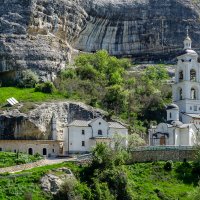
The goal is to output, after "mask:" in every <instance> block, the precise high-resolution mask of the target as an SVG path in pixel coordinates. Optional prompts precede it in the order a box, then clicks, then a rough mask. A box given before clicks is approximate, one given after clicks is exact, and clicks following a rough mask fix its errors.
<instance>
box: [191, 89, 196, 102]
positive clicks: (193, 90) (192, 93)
mask: <svg viewBox="0 0 200 200" xmlns="http://www.w3.org/2000/svg"><path fill="white" fill-rule="evenodd" d="M190 96H191V99H197V92H196V90H195V89H194V88H192V89H191V92H190Z"/></svg>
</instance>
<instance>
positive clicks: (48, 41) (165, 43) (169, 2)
mask: <svg viewBox="0 0 200 200" xmlns="http://www.w3.org/2000/svg"><path fill="white" fill-rule="evenodd" d="M199 15H200V3H198V1H193V0H159V1H158V0H48V1H47V0H1V3H0V79H1V80H2V79H5V78H7V77H16V76H17V75H18V73H19V72H20V71H21V69H26V68H31V69H33V70H35V71H36V72H37V73H38V74H39V75H40V77H41V78H42V79H48V80H52V79H54V78H55V76H56V73H57V72H58V71H59V70H61V69H62V68H65V67H66V66H67V62H69V61H70V60H71V56H72V55H73V54H74V53H75V52H76V51H75V50H74V49H78V50H81V51H87V52H93V51H96V50H99V49H107V50H108V51H109V53H110V54H112V55H117V56H131V57H134V58H135V59H136V60H138V59H140V60H146V61H151V60H154V61H155V60H157V61H159V60H160V59H161V60H170V59H171V58H174V56H175V54H176V53H177V51H179V50H180V49H181V48H182V47H183V45H182V41H183V39H184V37H185V34H186V26H187V25H189V27H190V35H191V38H192V39H193V43H194V45H193V46H194V48H195V49H196V50H197V51H199V50H200V42H199V41H200V26H199V25H200V21H199Z"/></svg>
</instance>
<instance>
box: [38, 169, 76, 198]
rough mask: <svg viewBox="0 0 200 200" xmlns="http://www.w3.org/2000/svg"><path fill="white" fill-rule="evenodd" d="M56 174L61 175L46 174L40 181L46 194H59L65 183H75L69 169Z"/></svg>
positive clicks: (60, 170)
mask: <svg viewBox="0 0 200 200" xmlns="http://www.w3.org/2000/svg"><path fill="white" fill-rule="evenodd" d="M56 172H61V173H63V174H61V175H59V176H58V175H54V174H46V175H45V176H43V177H42V178H41V180H40V182H41V187H42V189H43V190H44V191H45V192H50V193H51V194H57V193H58V191H59V190H60V188H61V186H62V184H63V183H65V182H66V181H69V180H72V181H75V180H76V179H75V177H74V175H73V174H72V172H71V171H70V169H67V168H60V169H57V170H56Z"/></svg>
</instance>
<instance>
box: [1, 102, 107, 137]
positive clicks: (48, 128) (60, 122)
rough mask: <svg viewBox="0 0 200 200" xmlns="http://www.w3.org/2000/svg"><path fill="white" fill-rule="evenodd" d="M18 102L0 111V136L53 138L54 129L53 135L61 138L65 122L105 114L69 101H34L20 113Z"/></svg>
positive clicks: (88, 118)
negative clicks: (14, 105)
mask: <svg viewBox="0 0 200 200" xmlns="http://www.w3.org/2000/svg"><path fill="white" fill-rule="evenodd" d="M21 106H23V105H19V107H18V109H11V110H9V109H8V110H6V111H3V112H2V113H1V114H0V139H33V140H36V139H39V140H41V139H53V129H55V131H56V133H57V138H56V139H57V140H62V139H63V128H64V126H66V125H67V124H68V123H70V122H72V121H73V120H75V119H80V120H90V119H93V118H96V117H99V116H103V115H104V114H105V112H103V111H101V110H97V109H94V108H92V107H90V106H86V105H85V104H83V103H73V102H55V103H43V104H41V105H35V108H34V109H32V110H30V111H29V112H28V113H21V112H20V107H21ZM53 124H55V127H54V126H53Z"/></svg>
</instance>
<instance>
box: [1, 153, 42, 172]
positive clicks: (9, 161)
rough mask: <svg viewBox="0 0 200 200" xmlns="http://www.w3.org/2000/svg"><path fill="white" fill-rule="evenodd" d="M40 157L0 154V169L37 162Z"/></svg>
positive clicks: (21, 154)
mask: <svg viewBox="0 0 200 200" xmlns="http://www.w3.org/2000/svg"><path fill="white" fill-rule="evenodd" d="M39 159H40V157H35V156H32V155H27V154H23V153H19V154H17V153H13V152H0V168H2V167H9V166H13V165H17V164H25V163H30V162H34V161H37V160H39Z"/></svg>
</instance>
